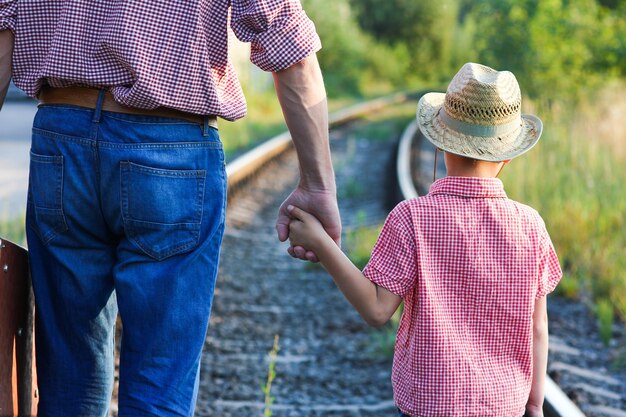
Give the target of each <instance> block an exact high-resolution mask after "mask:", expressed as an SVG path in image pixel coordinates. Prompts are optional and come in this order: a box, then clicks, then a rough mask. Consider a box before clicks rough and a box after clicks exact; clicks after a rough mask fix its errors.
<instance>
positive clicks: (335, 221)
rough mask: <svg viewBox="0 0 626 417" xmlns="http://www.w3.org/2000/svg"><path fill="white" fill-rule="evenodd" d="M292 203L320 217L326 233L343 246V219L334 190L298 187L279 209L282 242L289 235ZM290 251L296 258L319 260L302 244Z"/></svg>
mask: <svg viewBox="0 0 626 417" xmlns="http://www.w3.org/2000/svg"><path fill="white" fill-rule="evenodd" d="M290 205H291V206H295V207H298V208H301V209H302V210H304V211H306V212H308V213H310V214H312V215H313V216H315V217H316V218H317V219H319V221H320V223H321V224H322V226H323V227H324V229H325V230H326V233H328V235H329V236H330V237H331V238H332V239H333V240H334V241H335V243H337V245H338V246H341V219H340V217H339V209H338V207H337V198H336V196H335V193H334V192H332V193H330V192H311V191H306V190H304V189H303V188H302V187H298V188H296V189H295V190H294V191H293V192H292V193H291V195H290V196H289V197H287V199H286V200H285V201H284V202H283V204H282V205H281V206H280V208H279V210H278V220H277V221H276V232H277V233H278V239H279V240H280V241H281V242H284V241H285V240H287V238H288V237H289V222H290V221H291V215H290V213H289V210H288V206H290ZM288 252H289V254H290V255H291V256H293V257H294V258H299V259H302V260H308V261H311V262H317V261H318V259H317V256H316V255H315V253H314V252H313V251H311V250H307V248H304V247H302V246H290V247H289V249H288Z"/></svg>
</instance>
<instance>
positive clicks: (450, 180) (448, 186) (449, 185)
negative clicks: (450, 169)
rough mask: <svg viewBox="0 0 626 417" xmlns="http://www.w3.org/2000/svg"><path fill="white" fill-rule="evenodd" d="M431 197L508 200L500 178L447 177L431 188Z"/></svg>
mask: <svg viewBox="0 0 626 417" xmlns="http://www.w3.org/2000/svg"><path fill="white" fill-rule="evenodd" d="M429 194H431V195H436V194H449V195H457V196H460V197H467V198H507V195H506V192H505V191H504V185H503V184H502V181H500V180H499V179H498V178H479V177H445V178H441V179H439V180H437V181H435V182H434V183H433V184H432V185H431V186H430V192H429Z"/></svg>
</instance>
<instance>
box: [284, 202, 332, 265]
mask: <svg viewBox="0 0 626 417" xmlns="http://www.w3.org/2000/svg"><path fill="white" fill-rule="evenodd" d="M287 211H288V212H289V215H290V216H291V222H289V242H290V243H291V246H294V247H295V246H302V247H303V248H307V249H310V250H312V251H313V252H315V254H316V255H318V256H320V255H321V254H322V253H323V247H324V245H332V246H335V245H336V243H335V242H334V241H333V239H332V238H331V237H330V236H329V235H328V233H326V230H324V226H323V225H322V223H320V221H319V220H318V219H317V218H316V217H315V216H313V215H312V214H310V213H307V212H306V211H304V210H302V209H301V208H299V207H294V206H292V205H289V206H288V207H287Z"/></svg>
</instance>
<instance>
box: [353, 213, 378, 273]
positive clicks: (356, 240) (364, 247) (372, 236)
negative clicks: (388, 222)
mask: <svg viewBox="0 0 626 417" xmlns="http://www.w3.org/2000/svg"><path fill="white" fill-rule="evenodd" d="M381 229H382V224H379V225H376V226H356V227H353V228H349V229H348V230H347V231H346V253H347V255H348V258H350V260H351V261H352V262H353V263H354V264H355V265H356V266H357V268H359V269H363V267H365V265H366V264H367V262H368V261H369V259H370V255H371V253H372V248H373V247H374V244H375V243H376V240H377V239H378V235H379V234H380V231H381Z"/></svg>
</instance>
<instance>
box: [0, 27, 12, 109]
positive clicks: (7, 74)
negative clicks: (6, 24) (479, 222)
mask: <svg viewBox="0 0 626 417" xmlns="http://www.w3.org/2000/svg"><path fill="white" fill-rule="evenodd" d="M12 56H13V32H11V31H10V30H3V31H2V32H0V109H2V104H4V98H5V97H6V94H7V89H8V88H9V81H11V62H12V59H11V58H12Z"/></svg>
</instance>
